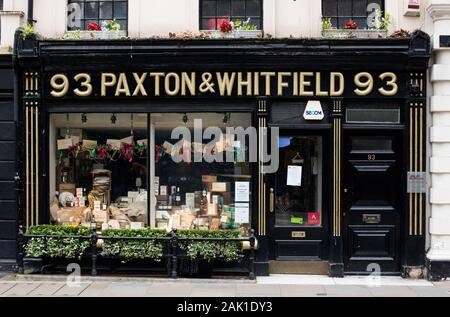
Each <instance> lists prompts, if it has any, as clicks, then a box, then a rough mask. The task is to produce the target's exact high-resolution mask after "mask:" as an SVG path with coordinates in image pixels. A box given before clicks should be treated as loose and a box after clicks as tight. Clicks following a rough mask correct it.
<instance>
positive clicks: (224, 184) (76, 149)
mask: <svg viewBox="0 0 450 317" xmlns="http://www.w3.org/2000/svg"><path fill="white" fill-rule="evenodd" d="M16 43H17V45H16V48H15V52H14V66H15V75H16V86H15V90H16V108H17V113H18V116H17V118H18V119H17V135H18V139H19V141H18V142H17V157H18V158H20V159H19V160H18V162H17V166H16V169H17V174H16V175H17V177H16V192H17V199H18V200H17V201H18V202H19V203H18V207H17V208H18V210H17V215H18V230H17V232H18V234H19V236H18V237H19V239H18V240H19V248H18V261H19V267H20V263H21V262H22V260H25V263H27V261H29V262H30V263H31V262H32V261H31V260H32V258H33V256H34V257H38V258H39V257H41V258H47V260H46V261H47V262H50V263H51V262H52V261H53V260H55V259H56V258H58V257H59V255H58V254H55V253H51V251H48V253H47V254H39V252H38V251H36V250H37V249H38V248H37V247H36V248H34V247H35V246H34V247H33V245H32V244H29V241H30V240H32V239H31V238H30V237H28V238H27V236H26V235H27V233H28V234H31V235H32V234H33V233H34V234H36V233H42V234H44V235H50V236H51V235H54V234H55V233H54V232H55V231H52V230H53V229H51V227H52V226H54V227H55V228H63V229H61V230H62V231H60V232H62V233H63V235H69V234H70V233H73V232H75V233H76V235H82V234H80V232H82V230H81V229H79V228H89V230H91V229H92V228H93V224H94V231H95V232H96V234H97V235H98V237H101V236H102V235H103V236H104V237H105V239H106V236H107V233H108V232H109V233H111V232H113V233H114V230H117V231H116V234H119V233H118V232H120V235H122V236H127V235H131V236H136V234H134V233H133V232H135V233H136V232H141V231H145V230H148V231H149V232H150V231H151V230H153V231H154V232H157V235H159V237H163V239H164V236H165V235H164V234H163V233H162V232H167V235H169V236H170V235H171V234H172V235H173V232H174V230H173V229H176V232H178V233H180V234H181V232H184V234H185V235H186V236H188V237H219V238H222V237H234V238H236V239H240V238H242V239H243V240H245V239H247V238H248V237H250V236H251V237H252V239H249V241H242V243H240V242H239V243H238V244H236V241H234V246H236V245H237V246H238V247H237V248H235V249H233V248H231V249H226V248H223V249H220V248H221V247H220V246H219V245H220V243H217V245H216V251H215V252H216V253H213V254H212V255H211V254H210V258H209V259H210V260H211V261H210V262H214V257H215V256H218V254H219V253H220V252H222V253H223V254H222V255H223V256H224V257H225V258H227V259H228V260H230V261H229V262H230V263H228V264H227V265H225V268H224V269H223V270H225V271H230V272H233V270H234V269H235V268H236V267H237V269H236V270H235V271H236V272H238V271H239V266H240V265H241V264H242V263H243V261H241V260H239V259H238V257H237V256H235V254H234V253H233V252H235V253H237V252H238V251H239V252H241V250H238V249H240V247H239V246H242V249H244V251H242V252H243V254H245V253H246V252H248V249H249V248H250V249H253V251H254V252H251V256H250V257H251V261H252V265H253V268H252V270H254V272H255V274H256V275H267V274H269V273H296V274H302V273H308V272H309V273H311V272H313V273H316V274H329V275H331V276H343V275H345V274H368V273H370V272H373V271H377V272H381V273H382V274H390V275H398V274H403V275H405V276H407V275H408V274H409V272H410V270H412V269H417V268H419V269H420V268H421V267H423V265H424V254H425V235H426V232H425V209H426V184H425V175H426V174H425V171H426V151H425V148H426V143H425V142H426V94H427V93H426V79H427V78H426V71H427V63H428V58H429V54H430V48H429V38H428V36H427V35H426V34H425V33H422V32H415V33H414V34H413V35H412V36H411V37H410V38H402V39H371V40H365V39H346V40H324V39H317V40H314V39H311V40H300V39H284V40H282V39H270V40H269V39H267V40H265V39H237V40H236V39H235V40H225V39H224V40H220V39H214V40H210V39H192V40H186V39H183V40H178V39H170V40H163V39H155V40H113V41H109V40H106V41H104V40H99V41H94V40H87V41H67V40H43V41H31V40H28V41H23V40H22V39H21V38H20V37H19V36H17V41H16ZM239 133H241V134H240V135H239ZM49 228H50V229H49ZM64 228H70V230H72V231H70V230H69V229H64ZM47 230H50V231H47ZM65 230H66V231H65ZM67 230H69V231H67ZM77 230H78V231H77ZM153 231H152V232H153ZM189 231H191V232H195V233H198V232H203V233H201V234H200V233H199V235H198V236H197V235H196V234H192V235H190V234H189V233H187V232H189ZM56 232H58V231H56ZM68 232H69V233H68ZM223 232H233V235H227V234H226V233H223ZM206 233H208V234H206ZM219 233H220V234H219ZM203 234H204V235H203ZM96 237H97V236H96ZM253 238H254V239H253ZM35 239H37V238H36V237H35ZM47 239H49V238H48V237H47ZM98 240H102V239H98ZM33 241H35V240H33ZM107 241H109V240H105V241H103V243H104V245H103V248H104V249H108V248H105V246H107V244H108V242H107ZM162 241H163V240H162ZM182 241H184V240H182V239H181V240H180V241H179V242H180V243H181V242H182ZM96 242H97V243H96V248H97V249H101V248H102V245H101V243H98V242H99V241H96ZM196 242H199V241H196ZM200 242H201V241H200ZM250 242H251V243H250ZM111 243H112V242H111ZM133 243H134V245H135V246H136V245H138V244H139V243H142V244H145V243H147V244H148V245H149V247H148V248H147V249H145V248H144V249H145V250H144V249H142V250H144V251H142V252H144V253H145V252H149V257H153V256H155V254H156V253H158V252H157V251H155V250H154V249H152V248H151V247H155V245H156V244H157V242H155V241H153V240H145V241H144V240H143V241H141V240H133ZM161 243H163V242H161ZM181 244H182V243H181ZM181 244H180V245H181ZM30 245H31V246H30ZM130 245H131V244H130ZM130 245H128V246H130ZM249 245H250V246H249ZM116 246H117V245H116ZM197 246H198V245H197ZM122 247H123V246H122ZM137 248H138V249H137V250H139V247H137ZM60 249H61V248H60ZM87 249H89V248H87ZM112 249H113V248H111V245H110V246H109V250H107V251H105V250H103V251H95V252H98V255H97V257H96V261H97V263H98V264H99V265H100V264H101V263H102V261H103V260H105V259H102V258H107V256H106V255H105V254H106V253H107V255H109V256H111V255H114V254H115V255H119V254H118V253H117V252H119V251H117V250H116V251H114V252H116V253H114V252H113V251H111V250H112ZM125 249H126V248H125V247H123V250H122V251H123V254H120V255H125V256H126V254H128V256H130V254H132V253H133V252H132V251H130V250H129V249H126V250H125ZM163 249H164V248H162V249H161V250H163ZM188 249H189V248H188ZM194 249H195V248H194ZM219 249H220V250H221V251H220V252H219V251H218V250H219ZM189 250H191V249H189ZM199 250H200V249H199ZM202 250H203V249H202ZM78 251H80V250H78ZM122 251H120V252H122ZM126 251H127V252H128V253H126ZM213 251H214V250H213ZM36 252H37V253H36ZM108 252H109V253H108ZM136 252H137V253H139V252H140V251H136ZM161 252H162V251H161ZM187 252H188V254H189V252H198V254H201V253H202V252H206V251H204V250H203V251H201V250H200V251H198V250H197V251H195V250H194V251H192V250H191V251H187ZM75 253H76V252H75ZM163 253H164V252H163ZM169 253H170V252H169ZM76 255H80V254H78V253H76ZM138 257H139V256H138ZM163 257H164V256H163ZM168 257H169V258H170V257H171V253H170V254H169V256H168ZM80 259H81V256H80ZM152 259H153V260H154V258H152ZM139 260H140V261H141V265H142V263H144V266H145V265H146V264H145V258H144V259H142V258H141V259H139ZM80 261H81V262H82V260H80ZM44 262H45V261H44ZM125 262H126V263H125V264H124V266H125V267H126V266H127V263H134V262H133V261H128V262H127V261H125ZM150 262H151V261H150ZM82 263H83V262H82ZM89 263H91V262H89V261H87V264H86V265H87V266H89V265H90V264H89ZM121 263H124V262H123V261H122V262H121ZM130 265H131V264H130ZM105 268H106V270H108V265H105ZM172 269H173V267H172ZM220 269H221V268H218V267H214V270H218V271H220Z"/></svg>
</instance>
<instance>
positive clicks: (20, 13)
mask: <svg viewBox="0 0 450 317" xmlns="http://www.w3.org/2000/svg"><path fill="white" fill-rule="evenodd" d="M25 10H26V3H25V2H24V0H4V2H3V11H0V16H1V17H0V23H1V24H2V31H1V35H0V38H1V40H0V47H1V48H2V49H4V48H8V47H12V46H13V45H14V32H15V31H16V29H17V28H18V27H19V26H22V23H23V17H24V11H25Z"/></svg>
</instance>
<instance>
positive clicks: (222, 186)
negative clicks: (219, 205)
mask: <svg viewBox="0 0 450 317" xmlns="http://www.w3.org/2000/svg"><path fill="white" fill-rule="evenodd" d="M211 191H212V192H219V193H224V192H228V191H230V183H226V182H214V183H212V186H211Z"/></svg>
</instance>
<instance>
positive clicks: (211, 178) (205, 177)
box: [202, 175, 217, 183]
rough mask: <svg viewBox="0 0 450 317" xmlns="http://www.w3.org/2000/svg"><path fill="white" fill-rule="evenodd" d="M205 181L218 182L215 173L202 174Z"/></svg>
mask: <svg viewBox="0 0 450 317" xmlns="http://www.w3.org/2000/svg"><path fill="white" fill-rule="evenodd" d="M202 182H203V183H214V182H217V176H215V175H202Z"/></svg>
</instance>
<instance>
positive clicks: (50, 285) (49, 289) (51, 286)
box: [28, 282, 66, 296]
mask: <svg viewBox="0 0 450 317" xmlns="http://www.w3.org/2000/svg"><path fill="white" fill-rule="evenodd" d="M65 285H66V284H65V283H61V282H57V283H55V282H44V283H42V284H40V285H39V286H38V287H36V288H35V289H34V290H33V291H31V292H30V293H29V294H28V296H52V295H53V294H55V293H56V292H57V291H59V290H60V289H61V288H63V287H64V286H65Z"/></svg>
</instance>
